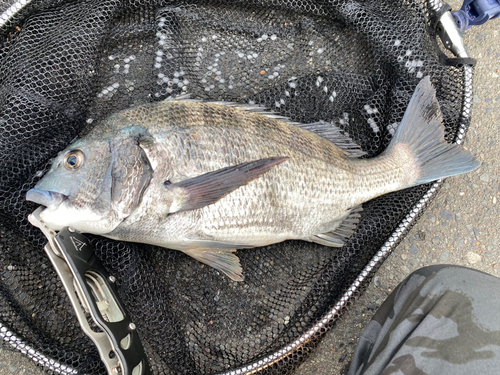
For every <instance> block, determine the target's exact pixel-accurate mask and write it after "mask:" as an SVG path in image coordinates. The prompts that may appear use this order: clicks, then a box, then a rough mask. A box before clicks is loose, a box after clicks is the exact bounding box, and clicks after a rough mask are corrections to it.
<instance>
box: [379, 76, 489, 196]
mask: <svg viewBox="0 0 500 375" xmlns="http://www.w3.org/2000/svg"><path fill="white" fill-rule="evenodd" d="M395 149H400V150H401V149H407V150H408V151H409V153H410V155H411V157H410V162H409V168H408V173H409V174H410V175H411V176H410V178H408V180H407V182H408V186H416V185H420V184H425V183H428V182H431V181H435V180H438V179H441V178H445V177H449V176H454V175H457V174H461V173H466V172H470V171H472V170H474V169H476V168H477V167H479V165H480V162H479V161H478V160H476V159H475V158H474V156H472V154H471V153H470V152H468V151H466V150H464V149H463V148H462V147H460V146H459V145H457V144H450V143H448V142H446V140H445V138H444V126H443V118H442V115H441V110H440V108H439V103H438V101H437V99H436V92H435V90H434V88H433V86H432V83H431V81H430V79H429V77H425V78H424V79H422V80H421V81H420V83H419V84H418V86H417V88H416V89H415V93H414V94H413V96H412V98H411V100H410V104H409V105H408V108H407V109H406V112H405V114H404V116H403V120H402V121H401V124H400V125H399V127H398V129H397V130H396V133H395V134H394V137H393V139H392V141H391V144H390V145H389V147H388V151H389V152H390V151H391V150H392V151H395Z"/></svg>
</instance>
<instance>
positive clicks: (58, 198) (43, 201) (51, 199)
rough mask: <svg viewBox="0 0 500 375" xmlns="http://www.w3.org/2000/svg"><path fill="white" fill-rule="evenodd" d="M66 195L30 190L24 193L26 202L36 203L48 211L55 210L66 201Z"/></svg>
mask: <svg viewBox="0 0 500 375" xmlns="http://www.w3.org/2000/svg"><path fill="white" fill-rule="evenodd" d="M66 198H67V197H66V195H64V194H61V193H57V192H55V191H47V190H40V189H31V190H28V192H27V193H26V200H27V201H30V202H35V203H38V204H40V205H42V206H45V207H47V208H48V209H51V210H53V209H55V208H57V207H59V205H60V204H61V203H62V202H63V200H64V199H66Z"/></svg>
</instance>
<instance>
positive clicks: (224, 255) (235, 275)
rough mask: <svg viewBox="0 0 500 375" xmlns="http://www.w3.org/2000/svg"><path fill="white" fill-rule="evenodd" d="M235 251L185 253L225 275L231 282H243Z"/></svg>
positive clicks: (191, 251) (190, 251)
mask: <svg viewBox="0 0 500 375" xmlns="http://www.w3.org/2000/svg"><path fill="white" fill-rule="evenodd" d="M235 251H236V250H234V249H190V250H183V252H184V253H185V254H187V255H189V256H191V257H193V258H194V259H196V260H198V261H200V262H202V263H205V264H206V265H208V266H211V267H213V268H215V269H216V270H218V271H221V272H222V273H225V274H226V275H227V276H229V278H230V279H231V280H234V281H243V270H242V268H241V265H240V260H239V258H238V257H237V256H236V255H234V254H233V252H235Z"/></svg>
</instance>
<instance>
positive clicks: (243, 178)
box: [165, 157, 288, 213]
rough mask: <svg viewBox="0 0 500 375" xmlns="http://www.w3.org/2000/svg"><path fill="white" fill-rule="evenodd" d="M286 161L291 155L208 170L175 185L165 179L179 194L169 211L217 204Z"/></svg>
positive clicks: (173, 211) (176, 193)
mask: <svg viewBox="0 0 500 375" xmlns="http://www.w3.org/2000/svg"><path fill="white" fill-rule="evenodd" d="M285 160H288V157H273V158H266V159H260V160H256V161H251V162H247V163H242V164H238V165H235V166H232V167H227V168H223V169H219V170H217V171H213V172H208V173H205V174H202V175H201V176H197V177H194V178H190V179H187V180H184V181H180V182H177V183H174V184H170V183H168V182H166V183H165V188H166V189H167V190H169V191H171V192H175V195H176V198H175V202H174V204H173V205H172V207H171V210H170V213H175V212H181V211H188V210H195V209H197V208H201V207H204V206H208V205H209V204H212V203H215V202H217V201H218V200H219V199H221V198H222V197H223V196H225V195H227V194H229V193H231V192H232V191H233V190H236V189H237V188H239V187H240V186H243V185H246V184H247V183H249V182H250V181H252V180H254V179H256V178H257V177H259V176H260V175H262V174H263V173H266V172H268V171H269V170H271V168H273V167H275V166H276V165H278V164H280V163H283V162H284V161H285ZM177 189H180V190H177ZM176 190H177V191H176Z"/></svg>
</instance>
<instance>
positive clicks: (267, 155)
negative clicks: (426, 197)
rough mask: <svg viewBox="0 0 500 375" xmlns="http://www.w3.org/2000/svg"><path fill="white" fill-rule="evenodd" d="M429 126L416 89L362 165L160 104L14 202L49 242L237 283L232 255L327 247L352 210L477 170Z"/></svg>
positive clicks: (86, 145) (78, 149)
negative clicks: (171, 260)
mask: <svg viewBox="0 0 500 375" xmlns="http://www.w3.org/2000/svg"><path fill="white" fill-rule="evenodd" d="M442 122H443V120H442V115H441V111H440V108H439V103H438V101H437V99H436V94H435V90H434V88H433V86H432V83H431V81H430V79H429V77H425V78H424V79H422V80H421V81H420V83H419V84H418V85H417V87H416V89H415V92H414V94H413V96H412V98H411V100H410V102H409V105H408V107H407V109H406V112H405V114H404V116H403V119H402V121H401V123H400V124H399V126H398V127H397V129H396V131H395V133H394V135H393V138H392V139H391V142H390V144H389V145H388V147H387V148H386V149H385V150H384V151H383V152H382V153H381V154H380V155H378V156H376V157H372V158H366V157H362V156H363V155H364V153H363V152H362V150H361V149H360V148H359V147H358V146H357V145H356V144H355V143H354V142H353V141H352V140H351V139H349V138H348V137H347V136H346V135H345V134H343V133H342V132H340V131H339V129H338V128H336V127H335V126H333V125H332V124H329V123H325V122H319V123H314V124H297V123H293V122H291V121H289V120H287V119H285V118H282V117H279V116H277V115H273V114H271V113H266V112H265V111H264V110H262V109H261V108H255V107H253V108H248V107H245V106H241V105H237V104H235V103H224V102H222V103H221V102H215V103H213V102H204V101H199V100H191V99H186V98H178V99H174V100H165V101H162V102H156V103H149V104H144V105H140V106H136V107H132V108H129V109H125V110H122V111H120V112H116V113H114V114H112V115H110V116H109V117H108V118H106V119H105V120H103V121H102V122H101V123H100V124H99V125H98V126H96V127H94V128H93V129H92V130H91V131H90V132H88V133H87V134H86V135H84V136H82V137H81V138H79V139H77V140H76V141H75V142H73V143H72V144H70V145H69V146H68V147H67V148H66V149H65V150H63V151H61V152H60V153H59V154H58V156H57V157H56V158H55V159H54V161H53V163H52V165H51V168H50V170H49V171H48V172H47V173H46V174H45V175H44V176H43V177H42V179H41V180H40V181H39V182H38V183H37V184H36V185H35V187H34V188H33V189H30V190H29V191H28V192H27V194H26V199H27V200H28V201H32V202H35V203H38V204H40V205H42V206H45V209H44V210H43V211H42V213H41V215H40V216H41V218H42V220H43V221H44V222H45V223H46V224H47V225H49V226H50V227H51V228H52V229H54V230H61V229H62V228H64V227H72V228H73V229H75V230H77V231H80V232H82V233H91V234H95V235H101V236H104V237H107V238H111V239H114V240H119V241H129V242H136V243H145V244H150V245H156V246H160V247H164V248H168V249H174V250H179V251H182V252H184V253H185V254H187V255H189V256H191V257H193V258H195V259H197V260H199V261H201V262H203V263H205V264H207V265H210V266H212V267H214V268H216V269H217V270H219V271H220V272H222V273H224V274H226V275H227V276H228V277H229V278H230V279H232V280H234V281H242V280H243V270H242V268H241V265H240V263H239V258H238V257H237V255H236V254H234V253H235V252H236V251H237V250H240V249H245V248H252V247H261V246H267V245H270V244H273V243H277V242H282V241H285V240H304V241H310V242H315V243H318V244H321V245H325V246H330V247H341V246H343V244H344V243H345V241H346V240H347V239H348V238H349V237H350V236H351V235H352V233H353V232H354V230H355V228H356V225H357V223H358V222H359V218H360V212H361V211H362V205H363V203H365V202H367V201H369V200H371V199H373V198H376V197H378V196H381V195H383V194H387V193H390V192H394V191H398V190H401V189H406V188H409V187H412V186H416V185H420V184H425V183H429V182H431V181H435V180H438V179H441V178H445V177H449V176H453V175H457V174H461V173H466V172H469V171H472V170H474V169H475V168H477V167H478V166H479V164H480V163H479V161H478V160H476V159H475V158H474V156H473V155H472V154H471V153H470V152H469V151H467V150H465V149H463V148H462V147H460V146H459V145H457V144H450V143H448V142H446V140H445V138H444V127H443V125H442Z"/></svg>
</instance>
